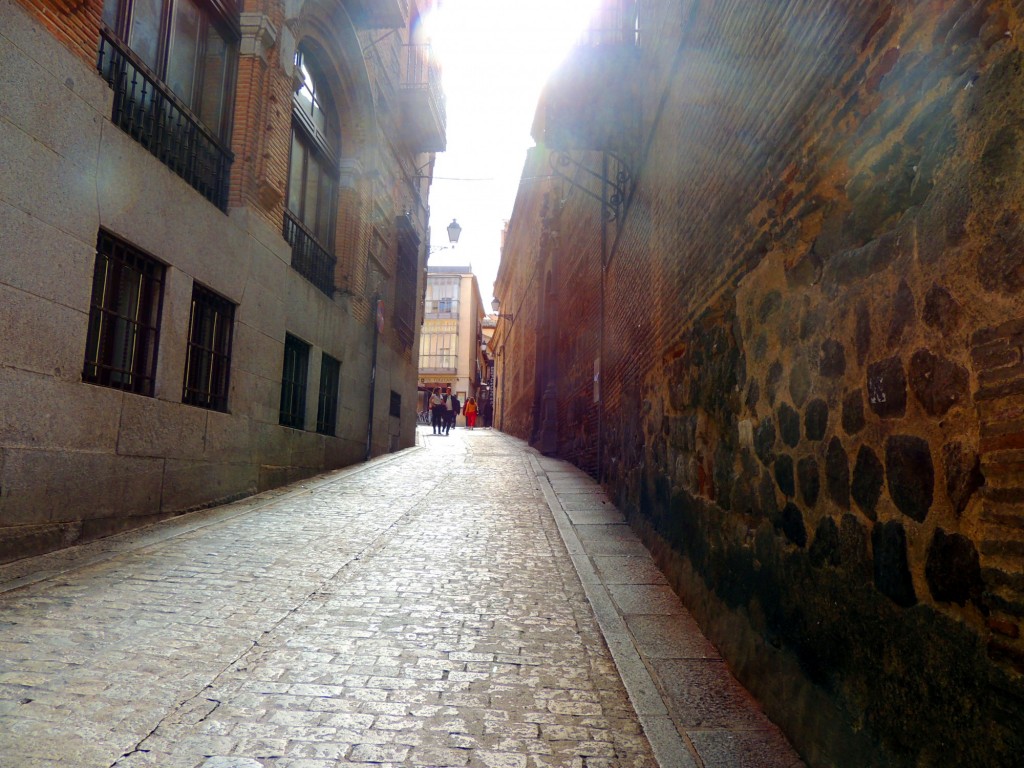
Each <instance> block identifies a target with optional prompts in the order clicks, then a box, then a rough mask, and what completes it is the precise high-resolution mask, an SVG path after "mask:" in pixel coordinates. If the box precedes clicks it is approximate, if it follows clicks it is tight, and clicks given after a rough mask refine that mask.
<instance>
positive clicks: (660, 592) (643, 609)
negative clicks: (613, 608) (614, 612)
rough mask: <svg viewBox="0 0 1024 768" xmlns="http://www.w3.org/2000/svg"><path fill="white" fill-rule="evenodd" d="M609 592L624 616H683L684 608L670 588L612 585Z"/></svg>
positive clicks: (649, 585) (609, 586)
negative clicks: (639, 614) (648, 614)
mask: <svg viewBox="0 0 1024 768" xmlns="http://www.w3.org/2000/svg"><path fill="white" fill-rule="evenodd" d="M608 592H609V594H610V595H611V596H612V599H613V600H614V601H615V603H616V605H617V606H618V607H619V609H620V610H621V611H622V613H623V614H626V615H628V614H637V613H650V614H657V615H662V616H666V615H668V616H671V615H675V614H682V613H683V612H684V610H685V609H684V608H683V606H682V603H680V602H679V596H678V595H676V593H675V592H673V591H672V590H671V589H670V588H669V587H668V586H665V585H657V584H654V585H651V584H610V585H608Z"/></svg>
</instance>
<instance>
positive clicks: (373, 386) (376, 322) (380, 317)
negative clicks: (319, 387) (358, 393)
mask: <svg viewBox="0 0 1024 768" xmlns="http://www.w3.org/2000/svg"><path fill="white" fill-rule="evenodd" d="M374 306H376V307H377V315H376V317H375V318H374V319H373V359H372V361H371V363H370V412H369V415H368V417H367V419H366V456H365V458H364V460H365V461H369V460H370V459H372V458H373V401H374V397H375V395H376V394H377V342H378V340H379V339H380V330H381V328H380V327H381V325H382V324H383V321H384V303H383V302H382V301H381V300H380V298H379V297H376V298H375V301H374Z"/></svg>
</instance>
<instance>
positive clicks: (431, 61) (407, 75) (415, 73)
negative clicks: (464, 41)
mask: <svg viewBox="0 0 1024 768" xmlns="http://www.w3.org/2000/svg"><path fill="white" fill-rule="evenodd" d="M404 63H405V69H404V70H403V72H402V81H401V87H400V88H399V98H400V99H401V102H402V131H403V138H404V139H405V142H406V144H407V145H408V146H409V148H410V149H412V150H413V151H414V152H444V150H445V148H446V147H447V145H448V140H447V120H448V118H447V113H446V111H445V103H444V93H443V91H442V90H441V67H440V65H439V64H438V63H437V60H436V59H435V58H434V54H433V52H432V50H431V47H430V46H429V45H407V46H405V60H404Z"/></svg>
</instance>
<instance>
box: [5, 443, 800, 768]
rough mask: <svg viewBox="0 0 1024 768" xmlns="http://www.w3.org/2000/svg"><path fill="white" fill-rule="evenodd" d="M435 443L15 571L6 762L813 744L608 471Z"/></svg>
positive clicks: (124, 765) (699, 762) (555, 755)
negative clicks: (703, 614) (672, 573)
mask: <svg viewBox="0 0 1024 768" xmlns="http://www.w3.org/2000/svg"><path fill="white" fill-rule="evenodd" d="M418 443H419V445H418V446H417V448H414V449H410V450H408V451H404V452H402V453H399V454H394V455H390V456H385V457H381V458H378V459H375V460H374V461H372V462H369V463H367V464H363V465H359V466H356V467H351V468H348V469H345V470H341V471H337V472H334V473H331V474H328V475H324V476H321V477H318V478H314V479H311V480H309V481H305V482H303V483H299V484H295V485H292V486H288V487H287V488H284V489H280V490H278V491H274V492H268V493H265V494H261V495H259V496H257V497H252V498H249V499H245V500H243V501H240V502H237V503H235V504H230V505H226V506H222V507H218V508H215V509H211V510H206V511H203V512H198V513H193V514H190V515H186V516H183V517H180V518H177V519H175V520H173V521H168V522H166V523H163V524H161V525H157V526H154V527H151V528H148V529H145V530H143V531H138V532H134V533H130V534H123V535H120V536H116V537H111V538H109V539H105V540H103V541H99V542H95V543H93V544H90V545H86V546H81V547H77V548H75V549H72V550H68V551H65V552H60V553H54V554H51V555H47V556H43V557H38V558H32V559H29V560H23V561H19V562H17V563H13V564H11V565H8V566H4V567H0V590H2V593H0V767H2V768H41V767H43V766H46V767H47V768H54V767H56V766H60V767H61V768H76V767H80V768H108V767H110V768H113V767H115V766H116V768H141V767H142V766H154V767H158V768H197V767H199V766H202V767H203V768H259V767H261V766H262V767H264V768H270V767H273V768H328V766H336V765H346V766H348V765H356V766H376V767H377V768H380V766H396V767H397V766H420V767H426V766H440V767H442V768H462V767H463V766H467V767H469V768H657V766H659V765H660V766H661V768H684V767H689V766H707V767H711V766H722V767H723V768H724V767H725V766H759V767H760V766H771V767H772V768H774V767H775V766H794V765H800V764H801V763H800V761H799V758H798V757H797V756H796V754H795V753H794V752H793V751H792V750H791V748H790V747H789V746H788V744H787V743H786V742H785V740H784V738H783V737H782V736H781V734H780V733H779V732H778V731H777V730H776V729H775V728H774V726H772V725H771V724H770V723H769V722H768V721H767V720H766V719H765V718H764V716H763V715H762V714H761V712H760V710H759V708H758V707H757V705H756V703H754V702H753V701H752V700H751V699H750V697H749V695H747V694H746V692H745V691H744V690H743V689H742V688H741V687H740V686H739V685H738V684H737V683H736V682H735V681H734V680H733V678H732V677H731V676H730V675H729V673H728V671H727V670H726V669H725V665H724V663H723V662H722V661H721V659H720V658H718V657H717V653H716V652H715V650H714V648H713V647H712V646H710V644H709V643H707V641H706V640H703V638H702V637H701V636H700V633H699V632H698V631H697V629H696V625H695V624H694V623H693V621H692V619H690V618H689V616H688V614H686V612H685V610H684V609H683V608H682V607H681V606H680V604H679V602H678V600H677V599H676V598H675V596H674V595H673V594H672V593H671V591H670V590H669V588H668V587H667V586H666V585H665V581H664V579H663V577H661V574H660V573H658V572H657V570H656V569H655V568H654V567H653V565H652V563H651V561H650V558H649V557H648V556H647V554H646V551H645V550H644V549H643V548H642V546H640V544H639V542H637V541H636V539H635V538H634V537H633V535H632V533H631V532H630V531H629V529H628V527H627V526H625V525H624V524H623V523H622V519H621V517H620V516H619V515H618V513H617V512H616V511H615V510H614V508H613V507H611V506H610V505H609V504H608V503H607V501H606V500H605V499H604V498H603V495H602V494H601V491H600V489H599V487H598V486H597V485H596V484H595V483H593V482H592V481H591V480H590V479H589V478H587V477H586V476H585V475H583V474H581V473H579V472H578V471H576V470H575V469H574V468H573V467H571V466H570V465H567V464H564V463H561V462H557V461H552V460H548V459H545V458H543V457H540V456H539V455H538V454H536V453H535V452H534V451H532V450H530V449H528V448H527V447H526V446H525V445H524V444H523V443H521V442H520V441H517V440H514V439H512V438H509V437H507V436H504V435H502V434H501V433H498V432H495V431H491V430H475V431H472V432H470V431H466V430H463V429H458V430H455V431H453V432H452V434H451V435H450V436H449V437H437V436H434V435H431V434H430V431H429V429H427V430H423V428H421V430H420V432H419V434H418ZM645 734H646V735H645Z"/></svg>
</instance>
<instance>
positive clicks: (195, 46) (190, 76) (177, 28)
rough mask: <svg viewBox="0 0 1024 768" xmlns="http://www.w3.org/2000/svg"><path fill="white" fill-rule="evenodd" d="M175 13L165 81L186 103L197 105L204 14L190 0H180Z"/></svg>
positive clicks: (177, 0)
mask: <svg viewBox="0 0 1024 768" xmlns="http://www.w3.org/2000/svg"><path fill="white" fill-rule="evenodd" d="M172 14H173V16H172V18H171V39H170V44H169V46H168V51H169V52H168V55H167V76H166V78H165V81H166V83H167V86H168V87H169V88H170V89H171V91H172V92H173V93H174V95H175V96H177V97H178V98H179V99H181V100H182V102H184V104H185V106H187V107H189V108H193V107H194V106H195V105H194V103H193V101H192V96H193V94H194V92H195V85H196V75H197V70H198V66H197V62H196V59H197V58H198V56H199V43H200V39H199V36H200V25H201V21H202V17H201V16H200V14H199V9H198V8H196V6H195V5H193V4H192V3H191V2H190V0H176V2H175V3H174V10H173V11H172ZM197 111H198V110H197Z"/></svg>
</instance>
